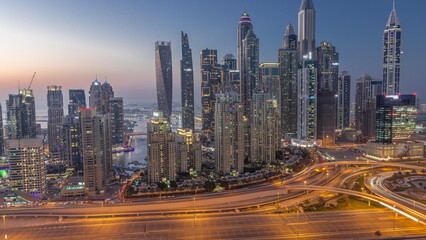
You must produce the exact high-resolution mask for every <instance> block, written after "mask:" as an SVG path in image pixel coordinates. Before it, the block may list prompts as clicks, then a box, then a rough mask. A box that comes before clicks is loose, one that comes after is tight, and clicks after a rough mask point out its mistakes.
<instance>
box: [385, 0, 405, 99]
mask: <svg viewBox="0 0 426 240" xmlns="http://www.w3.org/2000/svg"><path fill="white" fill-rule="evenodd" d="M401 34H402V31H401V25H400V24H399V19H398V16H397V15H396V10H395V2H394V5H393V9H392V11H391V13H390V16H389V19H388V22H387V24H386V28H385V31H384V36H383V48H384V51H383V54H384V55H383V93H384V94H388V95H395V94H398V93H399V80H400V70H401V54H402V52H401Z"/></svg>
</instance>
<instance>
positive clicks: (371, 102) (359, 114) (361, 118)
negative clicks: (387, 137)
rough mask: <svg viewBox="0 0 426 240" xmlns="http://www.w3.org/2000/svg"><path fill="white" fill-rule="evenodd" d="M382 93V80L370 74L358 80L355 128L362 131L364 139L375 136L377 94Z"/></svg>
mask: <svg viewBox="0 0 426 240" xmlns="http://www.w3.org/2000/svg"><path fill="white" fill-rule="evenodd" d="M380 94H382V81H379V80H376V79H373V78H372V77H371V76H370V75H368V74H365V75H363V76H361V77H360V78H359V79H358V80H357V82H356V96H355V128H356V130H358V131H361V134H362V136H361V137H362V139H364V140H370V139H373V138H374V136H375V128H376V123H375V119H376V96H377V95H380Z"/></svg>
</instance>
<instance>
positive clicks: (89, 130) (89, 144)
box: [80, 108, 112, 195]
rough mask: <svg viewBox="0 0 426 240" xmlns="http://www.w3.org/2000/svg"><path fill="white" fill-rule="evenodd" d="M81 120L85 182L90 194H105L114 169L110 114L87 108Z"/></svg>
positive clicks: (81, 113) (81, 112)
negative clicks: (97, 112)
mask: <svg viewBox="0 0 426 240" xmlns="http://www.w3.org/2000/svg"><path fill="white" fill-rule="evenodd" d="M80 120H81V135H82V152H83V173H84V184H85V187H86V189H87V192H88V194H89V195H97V194H103V193H105V189H106V185H107V183H108V179H109V177H110V176H111V171H112V145H111V131H110V129H111V126H110V116H109V114H104V115H96V110H95V109H92V108H85V109H81V111H80Z"/></svg>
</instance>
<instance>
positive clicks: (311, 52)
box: [297, 0, 316, 62]
mask: <svg viewBox="0 0 426 240" xmlns="http://www.w3.org/2000/svg"><path fill="white" fill-rule="evenodd" d="M315 24H316V23H315V9H314V3H313V2H312V0H302V3H301V5H300V10H299V14H298V34H297V36H298V44H297V47H298V52H299V53H298V58H299V62H303V61H304V60H305V59H312V60H316V47H315Z"/></svg>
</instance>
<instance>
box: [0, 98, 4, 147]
mask: <svg viewBox="0 0 426 240" xmlns="http://www.w3.org/2000/svg"><path fill="white" fill-rule="evenodd" d="M3 133H4V130H3V111H2V108H1V104H0V156H3V155H4V134H3Z"/></svg>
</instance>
